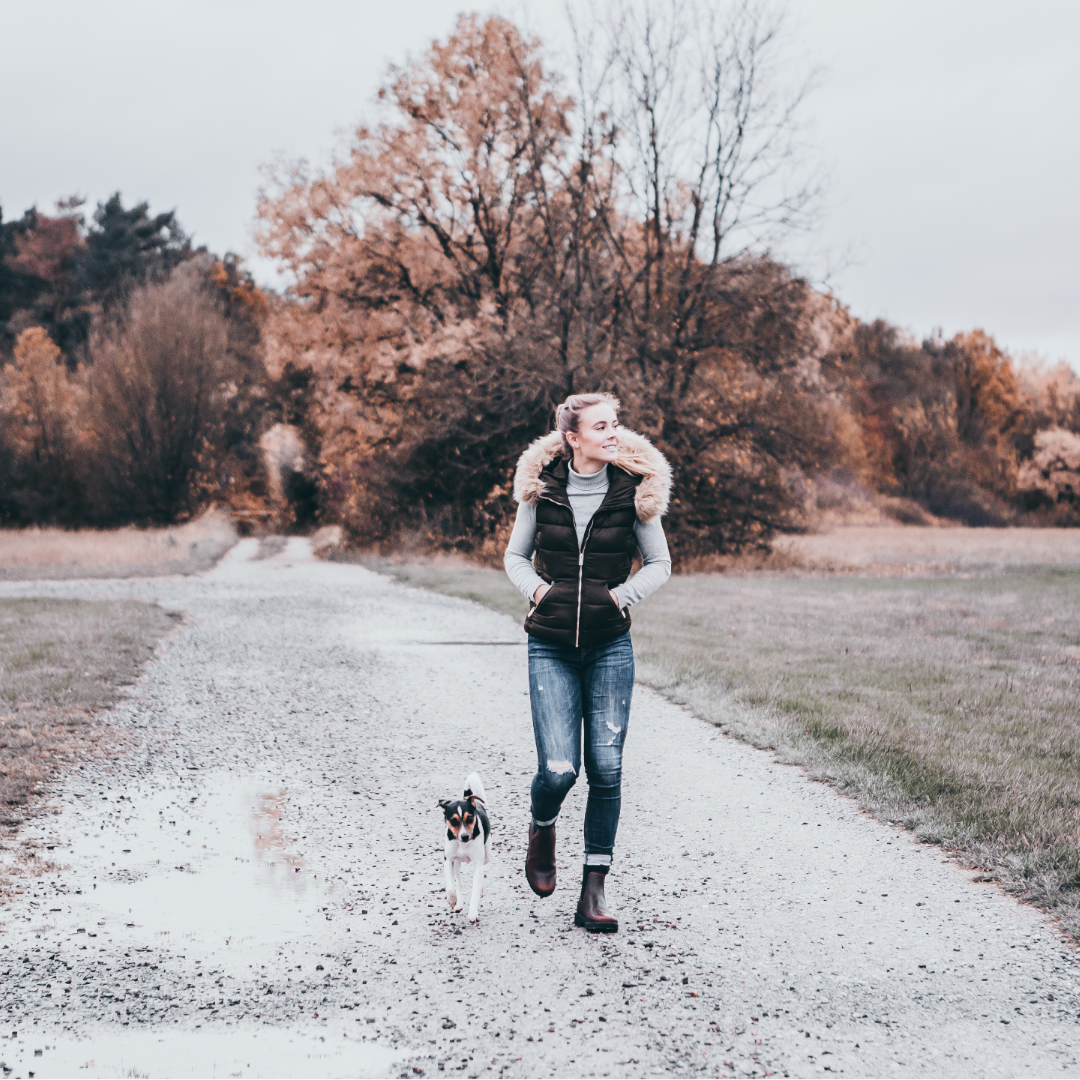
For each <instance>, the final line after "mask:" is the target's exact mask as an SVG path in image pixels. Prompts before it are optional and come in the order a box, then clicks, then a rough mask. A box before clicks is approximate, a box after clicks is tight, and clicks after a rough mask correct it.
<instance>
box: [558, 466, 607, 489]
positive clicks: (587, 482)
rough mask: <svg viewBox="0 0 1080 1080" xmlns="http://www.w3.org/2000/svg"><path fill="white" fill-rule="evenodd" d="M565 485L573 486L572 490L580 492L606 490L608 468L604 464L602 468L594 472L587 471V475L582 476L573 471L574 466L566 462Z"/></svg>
mask: <svg viewBox="0 0 1080 1080" xmlns="http://www.w3.org/2000/svg"><path fill="white" fill-rule="evenodd" d="M566 474H567V479H566V486H567V488H573V490H574V491H577V492H580V493H582V494H584V493H588V492H597V491H607V489H608V470H607V466H606V465H605V466H604V468H602V469H600V470H598V471H597V472H594V473H589V475H588V476H584V475H582V474H581V473H579V472H574V467H573V465H571V464H570V463H569V462H567V464H566Z"/></svg>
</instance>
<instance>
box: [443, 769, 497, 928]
mask: <svg viewBox="0 0 1080 1080" xmlns="http://www.w3.org/2000/svg"><path fill="white" fill-rule="evenodd" d="M439 806H440V807H441V808H442V812H443V814H444V815H445V817H446V899H447V902H448V903H449V904H450V906H451V907H452V908H453V909H454V910H455V911H460V910H461V909H462V907H463V905H464V899H465V898H464V895H463V893H462V889H461V864H462V863H463V862H468V863H472V865H473V880H472V896H471V898H470V899H469V922H476V921H477V919H478V918H479V914H478V912H479V908H480V897H481V896H483V895H484V867H485V866H486V865H487V864H488V862H489V861H490V859H491V825H490V824H489V823H488V816H487V811H486V810H485V809H484V785H483V784H482V783H481V782H480V774H479V773H470V774H469V776H468V778H467V779H466V781H465V795H464V797H463V798H460V799H440V800H439Z"/></svg>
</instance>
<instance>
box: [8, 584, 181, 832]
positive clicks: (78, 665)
mask: <svg viewBox="0 0 1080 1080" xmlns="http://www.w3.org/2000/svg"><path fill="white" fill-rule="evenodd" d="M179 618H180V616H179V615H178V614H177V613H176V612H168V611H165V610H163V609H162V608H160V607H158V606H157V605H155V604H146V603H141V602H138V601H134V600H123V601H84V600H53V599H48V600H37V599H25V600H23V599H20V600H0V825H3V826H5V827H6V828H9V829H10V828H11V827H13V826H16V825H18V824H19V823H20V822H22V821H23V820H25V819H26V817H27V816H28V815H29V814H30V813H31V812H32V809H33V796H34V794H35V792H36V791H37V790H38V789H39V787H40V785H41V784H42V783H44V782H47V781H48V780H50V779H51V778H53V777H55V776H56V775H57V773H58V772H59V771H60V770H61V769H63V768H65V767H71V766H74V765H75V764H76V763H77V762H78V761H85V760H86V759H88V758H91V757H100V756H104V755H106V754H108V753H110V752H112V751H114V750H115V736H114V734H113V733H110V732H109V731H108V730H107V729H105V728H104V727H103V726H102V725H101V724H100V723H98V722H97V721H95V719H94V717H95V715H96V714H97V713H100V712H101V711H103V710H105V709H108V708H111V707H112V706H114V705H115V704H116V703H117V702H118V701H119V700H120V698H121V696H122V695H123V693H124V687H126V686H128V685H130V684H131V683H133V682H134V681H135V678H136V677H137V675H138V672H139V670H140V669H141V667H142V666H143V664H144V663H145V662H146V661H147V660H148V659H150V657H151V656H152V655H153V652H154V647H155V645H156V643H157V642H158V641H159V640H160V639H161V638H162V637H163V636H164V635H165V634H167V633H168V632H169V631H170V630H171V629H173V628H174V627H175V626H176V625H177V621H178V619H179Z"/></svg>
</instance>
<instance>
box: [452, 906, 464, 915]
mask: <svg viewBox="0 0 1080 1080" xmlns="http://www.w3.org/2000/svg"><path fill="white" fill-rule="evenodd" d="M464 907H465V905H464V904H458V905H457V907H455V908H454V911H455V913H456V912H459V911H461V910H462V909H463V908H464Z"/></svg>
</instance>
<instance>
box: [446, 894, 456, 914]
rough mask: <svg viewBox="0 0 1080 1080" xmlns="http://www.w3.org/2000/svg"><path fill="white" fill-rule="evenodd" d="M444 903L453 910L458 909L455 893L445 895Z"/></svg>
mask: <svg viewBox="0 0 1080 1080" xmlns="http://www.w3.org/2000/svg"><path fill="white" fill-rule="evenodd" d="M446 902H447V903H448V904H449V905H450V906H451V907H452V908H454V909H456V910H457V909H458V906H457V893H447V895H446Z"/></svg>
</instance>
